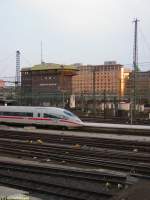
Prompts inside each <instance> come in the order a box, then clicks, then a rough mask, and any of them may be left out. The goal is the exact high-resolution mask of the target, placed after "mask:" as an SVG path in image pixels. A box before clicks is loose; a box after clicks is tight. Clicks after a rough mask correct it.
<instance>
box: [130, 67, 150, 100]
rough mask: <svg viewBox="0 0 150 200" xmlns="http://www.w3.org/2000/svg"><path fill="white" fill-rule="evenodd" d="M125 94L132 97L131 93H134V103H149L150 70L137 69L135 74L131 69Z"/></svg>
mask: <svg viewBox="0 0 150 200" xmlns="http://www.w3.org/2000/svg"><path fill="white" fill-rule="evenodd" d="M134 76H135V79H134ZM134 80H135V83H134ZM134 84H135V86H134ZM134 89H135V93H134ZM126 95H128V96H129V97H130V99H133V98H134V97H133V95H135V98H136V103H150V71H145V72H142V71H138V72H136V74H134V71H132V72H131V73H130V75H129V79H128V81H127V87H126Z"/></svg>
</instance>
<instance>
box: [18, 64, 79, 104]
mask: <svg viewBox="0 0 150 200" xmlns="http://www.w3.org/2000/svg"><path fill="white" fill-rule="evenodd" d="M76 71H77V69H76V67H74V66H72V65H59V64H53V63H44V64H40V65H35V66H33V67H31V68H23V69H22V70H21V89H22V97H23V98H22V99H24V104H27V105H47V106H49V105H55V104H56V105H57V103H58V102H61V98H62V95H64V94H65V95H67V94H68V95H69V94H71V93H72V76H74V75H75V74H76Z"/></svg>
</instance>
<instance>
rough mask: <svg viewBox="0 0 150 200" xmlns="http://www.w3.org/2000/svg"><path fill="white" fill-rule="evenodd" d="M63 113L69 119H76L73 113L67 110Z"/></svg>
mask: <svg viewBox="0 0 150 200" xmlns="http://www.w3.org/2000/svg"><path fill="white" fill-rule="evenodd" d="M64 113H65V114H66V115H68V116H70V117H77V116H76V115H74V114H73V113H71V112H70V111H68V110H64Z"/></svg>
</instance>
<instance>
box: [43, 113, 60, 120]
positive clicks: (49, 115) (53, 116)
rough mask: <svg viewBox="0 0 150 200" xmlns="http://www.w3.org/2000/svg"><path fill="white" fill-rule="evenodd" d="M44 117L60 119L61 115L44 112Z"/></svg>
mask: <svg viewBox="0 0 150 200" xmlns="http://www.w3.org/2000/svg"><path fill="white" fill-rule="evenodd" d="M44 118H54V119H60V117H58V116H56V115H51V114H47V113H44Z"/></svg>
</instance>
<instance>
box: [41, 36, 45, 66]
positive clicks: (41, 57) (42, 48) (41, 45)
mask: <svg viewBox="0 0 150 200" xmlns="http://www.w3.org/2000/svg"><path fill="white" fill-rule="evenodd" d="M43 63H44V61H43V42H42V40H41V64H43Z"/></svg>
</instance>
